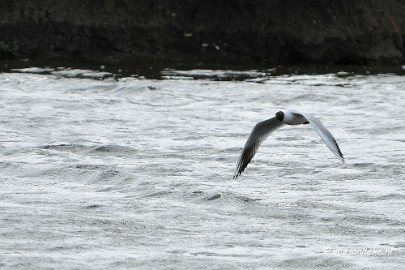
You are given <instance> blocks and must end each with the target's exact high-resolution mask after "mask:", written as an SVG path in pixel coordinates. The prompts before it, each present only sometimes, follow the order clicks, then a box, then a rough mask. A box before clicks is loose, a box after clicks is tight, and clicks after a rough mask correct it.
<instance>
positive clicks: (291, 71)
mask: <svg viewBox="0 0 405 270" xmlns="http://www.w3.org/2000/svg"><path fill="white" fill-rule="evenodd" d="M31 67H38V68H42V69H47V68H50V69H54V70H58V69H80V70H91V71H94V72H108V73H110V74H111V76H106V77H105V78H109V77H114V78H117V79H119V78H125V77H135V78H147V79H162V78H163V77H164V76H163V73H164V71H165V70H174V71H176V70H177V71H190V70H208V71H209V70H212V71H215V70H222V71H227V70H229V71H236V72H237V71H242V72H243V71H245V72H248V71H258V72H264V73H266V74H267V75H268V76H281V75H306V74H311V75H314V74H336V75H338V76H342V77H344V76H355V75H375V74H395V75H405V69H404V68H403V67H401V66H376V65H369V66H364V65H362V66H360V65H357V66H349V65H320V64H297V65H265V64H264V65H263V64H262V65H258V64H249V65H230V64H212V63H195V62H190V63H184V62H183V63H178V62H134V63H131V64H127V65H122V64H103V63H96V62H89V61H79V60H75V61H67V60H65V61H56V60H53V61H48V60H42V59H41V60H27V59H26V60H24V61H21V60H5V61H1V60H0V72H7V73H9V72H12V73H14V72H18V69H24V68H31ZM29 73H30V72H29ZM34 73H35V72H34ZM39 73H40V74H50V73H49V72H46V71H44V72H39ZM100 79H103V78H100ZM194 79H198V76H196V77H194ZM224 80H244V78H243V76H241V77H238V76H236V77H235V78H233V79H232V78H231V79H226V78H225V79H224Z"/></svg>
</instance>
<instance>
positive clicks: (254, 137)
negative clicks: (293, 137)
mask: <svg viewBox="0 0 405 270" xmlns="http://www.w3.org/2000/svg"><path fill="white" fill-rule="evenodd" d="M282 125H284V123H283V122H282V121H279V120H277V119H276V118H275V117H273V118H270V119H268V120H265V121H263V122H259V123H257V124H256V126H255V127H254V128H253V130H252V132H251V133H250V135H249V138H248V139H247V141H246V144H245V147H244V148H243V151H242V154H241V156H240V158H239V160H238V163H237V166H236V171H235V174H234V176H233V178H237V177H238V176H239V175H241V174H242V172H243V171H244V170H245V168H246V167H247V165H248V164H249V162H250V161H251V160H252V158H253V157H254V155H255V154H256V152H257V149H259V146H260V144H261V143H262V142H263V141H264V140H265V139H266V138H267V137H268V136H269V135H270V133H271V132H273V131H275V130H276V129H278V128H280V127H281V126H282Z"/></svg>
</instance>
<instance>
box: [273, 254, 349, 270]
mask: <svg viewBox="0 0 405 270" xmlns="http://www.w3.org/2000/svg"><path fill="white" fill-rule="evenodd" d="M277 265H278V266H279V267H281V268H284V269H331V270H332V269H337V270H340V269H355V264H353V263H351V262H349V261H348V260H347V259H345V258H333V257H325V256H310V257H302V258H295V259H288V260H284V261H281V262H280V263H278V264H277Z"/></svg>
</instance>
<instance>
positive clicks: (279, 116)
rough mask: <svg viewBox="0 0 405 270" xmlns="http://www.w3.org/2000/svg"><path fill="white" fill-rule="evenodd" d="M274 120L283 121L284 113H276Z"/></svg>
mask: <svg viewBox="0 0 405 270" xmlns="http://www.w3.org/2000/svg"><path fill="white" fill-rule="evenodd" d="M276 119H277V120H278V121H283V119H284V113H283V112H282V111H279V112H277V113H276Z"/></svg>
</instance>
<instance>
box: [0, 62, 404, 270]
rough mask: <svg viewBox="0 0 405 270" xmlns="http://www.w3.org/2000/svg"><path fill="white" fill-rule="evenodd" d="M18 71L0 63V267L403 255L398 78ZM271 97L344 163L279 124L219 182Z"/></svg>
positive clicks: (282, 265)
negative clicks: (323, 136) (326, 133)
mask: <svg viewBox="0 0 405 270" xmlns="http://www.w3.org/2000/svg"><path fill="white" fill-rule="evenodd" d="M25 71H26V72H28V73H1V74H0V127H1V128H0V170H1V178H0V220H1V223H0V232H1V234H0V243H1V244H0V267H4V268H13V269H27V268H57V269H107V268H108V269H113V268H115V269H117V268H136V269H169V268H171V269H382V268H384V269H401V268H402V267H403V266H404V265H405V213H404V212H405V210H404V203H405V183H404V175H405V166H404V164H405V135H404V134H405V122H404V116H405V90H404V89H405V77H404V76H398V75H389V74H388V75H369V76H366V75H350V74H346V73H339V74H326V75H284V76H271V72H269V73H266V72H264V73H263V72H257V71H254V72H245V73H243V72H232V71H210V70H204V71H201V70H200V71H198V70H190V71H181V72H180V71H179V72H177V71H176V70H166V71H164V72H163V73H162V76H163V78H164V79H163V80H150V79H135V78H122V79H120V80H119V81H116V80H115V79H114V78H113V77H111V76H108V74H107V73H105V74H100V73H95V74H93V75H94V76H93V75H92V72H91V71H81V72H80V74H82V75H80V76H70V75H72V74H73V75H74V73H75V71H71V70H68V71H67V73H66V72H64V70H62V71H58V70H50V71H49V70H48V71H46V72H42V71H41V70H25ZM38 71H41V72H38ZM76 72H78V71H76ZM32 73H46V74H32ZM66 74H67V75H66ZM83 74H87V75H86V76H83ZM196 74H197V75H196ZM77 77H80V78H77ZM196 77H198V79H195V78H196ZM94 78H96V79H94ZM99 78H104V80H97V79H99ZM235 78H240V80H237V81H232V80H233V79H235ZM218 79H220V80H218ZM227 79H230V80H231V81H227ZM224 80H225V81H224ZM286 107H292V108H297V109H301V110H303V111H307V112H311V113H313V114H314V115H316V116H317V117H318V118H320V119H321V120H322V122H323V123H324V125H325V126H326V127H328V128H329V130H330V131H331V132H332V134H334V136H335V137H336V139H337V141H338V143H339V145H340V147H341V150H342V152H343V153H344V155H345V158H346V164H341V163H340V162H339V161H338V160H337V159H336V158H335V157H334V156H333V154H332V153H330V152H329V150H328V149H327V148H326V146H325V145H323V143H322V142H321V140H320V139H319V137H318V136H317V135H316V133H315V132H314V131H313V130H312V129H311V128H310V127H309V126H299V127H288V126H287V127H284V128H282V129H280V130H279V131H277V132H276V133H274V134H273V135H272V136H270V137H269V138H268V139H267V140H266V141H265V142H264V143H263V145H262V147H261V148H260V151H259V152H258V154H257V155H256V156H255V158H254V160H253V163H251V164H250V165H249V166H248V168H247V170H246V171H245V173H244V174H243V175H242V176H241V177H240V178H238V179H237V180H233V179H232V175H233V172H234V169H235V166H236V161H237V159H238V157H239V153H240V151H241V148H242V147H243V145H244V143H245V141H246V139H247V137H248V135H249V133H250V131H251V129H252V127H253V126H254V125H255V123H256V122H258V121H262V120H265V119H267V118H270V117H273V115H274V113H275V112H276V111H277V110H279V109H283V108H286Z"/></svg>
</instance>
